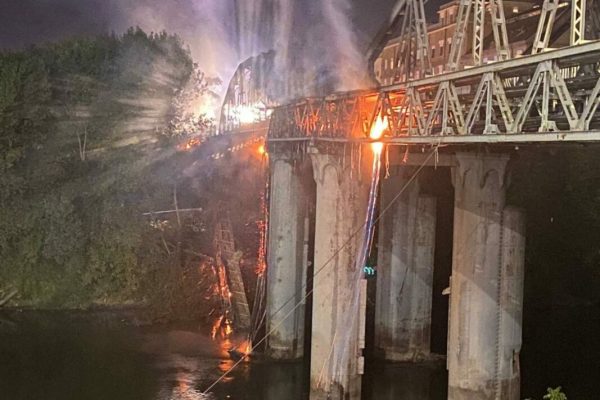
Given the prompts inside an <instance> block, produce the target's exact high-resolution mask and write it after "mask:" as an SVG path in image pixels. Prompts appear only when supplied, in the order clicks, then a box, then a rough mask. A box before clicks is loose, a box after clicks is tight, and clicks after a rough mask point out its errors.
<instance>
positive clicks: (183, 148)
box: [177, 137, 202, 151]
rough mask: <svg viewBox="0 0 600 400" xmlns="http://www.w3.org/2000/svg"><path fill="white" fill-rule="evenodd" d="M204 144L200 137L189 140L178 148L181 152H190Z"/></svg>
mask: <svg viewBox="0 0 600 400" xmlns="http://www.w3.org/2000/svg"><path fill="white" fill-rule="evenodd" d="M201 144H202V139H201V138H199V137H194V138H191V139H189V140H188V141H186V142H184V143H182V144H180V145H179V146H178V147H177V148H178V149H179V150H180V151H190V150H192V149H193V148H195V147H198V146H200V145H201Z"/></svg>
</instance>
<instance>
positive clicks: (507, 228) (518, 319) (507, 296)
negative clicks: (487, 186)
mask: <svg viewBox="0 0 600 400" xmlns="http://www.w3.org/2000/svg"><path fill="white" fill-rule="evenodd" d="M524 277H525V217H524V214H523V212H522V211H521V210H519V209H516V208H513V207H506V208H505V209H504V214H503V218H502V271H501V276H500V278H501V280H500V304H499V310H500V314H499V317H500V332H501V337H500V346H499V349H498V362H499V364H498V368H499V370H498V377H499V384H500V387H499V388H498V389H499V397H498V398H499V399H511V400H512V399H520V398H521V397H520V388H521V368H520V364H519V355H520V352H521V345H522V343H523V342H522V339H523V283H524Z"/></svg>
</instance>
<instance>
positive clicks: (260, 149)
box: [258, 144, 267, 156]
mask: <svg viewBox="0 0 600 400" xmlns="http://www.w3.org/2000/svg"><path fill="white" fill-rule="evenodd" d="M266 152H267V149H265V145H264V144H261V145H260V146H258V154H260V155H261V156H262V155H264V154H265V153H266Z"/></svg>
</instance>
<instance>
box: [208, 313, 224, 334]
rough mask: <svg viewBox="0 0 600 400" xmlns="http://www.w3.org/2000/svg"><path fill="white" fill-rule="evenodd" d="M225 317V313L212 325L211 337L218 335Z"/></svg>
mask: <svg viewBox="0 0 600 400" xmlns="http://www.w3.org/2000/svg"><path fill="white" fill-rule="evenodd" d="M223 318H225V316H224V315H221V316H220V317H219V318H217V319H216V320H215V322H214V324H213V326H212V329H211V332H210V337H211V338H212V339H214V338H216V337H217V332H219V329H220V328H221V323H222V322H223Z"/></svg>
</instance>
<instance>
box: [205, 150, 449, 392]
mask: <svg viewBox="0 0 600 400" xmlns="http://www.w3.org/2000/svg"><path fill="white" fill-rule="evenodd" d="M439 145H440V144H439V143H438V144H437V145H436V146H435V147H434V148H433V149H432V151H431V152H430V153H429V154H428V155H427V157H426V158H425V160H423V162H422V163H421V165H420V166H419V168H417V170H416V171H415V172H414V173H413V174H412V175H411V177H410V178H409V179H408V180H407V181H406V183H405V184H404V185H403V186H402V188H401V189H400V191H399V192H398V194H397V195H396V196H395V197H394V198H393V199H392V200H391V201H390V203H389V204H388V205H387V206H386V207H385V208H384V209H382V210H381V211H380V212H379V215H378V216H377V217H376V218H375V219H374V221H373V224H376V223H377V222H379V220H380V219H381V218H382V217H383V216H384V215H385V214H386V213H387V212H388V211H389V210H390V209H391V208H392V205H394V203H395V202H396V201H398V199H399V198H400V196H402V194H403V193H404V191H405V190H406V189H407V188H408V187H409V186H410V185H411V184H412V182H413V181H414V180H415V179H416V178H417V176H418V175H419V174H420V173H421V171H422V170H423V168H425V166H426V165H427V163H428V162H429V160H431V158H432V157H433V156H434V154H435V153H436V152H437V149H438V147H439ZM365 225H366V222H365V223H363V224H362V225H361V226H360V227H359V228H358V229H356V230H355V231H354V232H353V233H352V234H351V235H350V236H349V237H348V239H347V240H346V241H345V242H344V243H342V245H341V246H340V247H339V248H338V249H337V250H336V251H335V252H334V253H333V255H332V256H331V257H329V259H327V261H325V263H323V265H322V266H321V267H319V268H318V269H317V270H315V272H314V274H313V289H311V290H309V291H308V292H307V293H306V295H304V296H303V297H302V299H301V300H300V301H299V302H298V303H296V305H295V306H294V307H293V308H292V309H291V310H289V311H288V312H287V314H285V315H284V316H283V318H282V319H281V321H279V322H278V323H277V324H276V325H275V327H273V328H271V330H269V331H268V332H267V333H266V334H265V335H264V336H263V337H262V338H261V339H260V340H259V341H258V342H257V343H256V344H255V345H254V344H253V345H252V347H251V348H250V351H249V353H252V351H254V349H256V348H257V347H258V346H260V345H261V344H262V343H264V341H265V340H267V338H268V337H269V336H270V335H271V334H272V333H273V332H275V331H276V330H277V329H278V328H279V327H280V326H281V325H282V324H283V323H284V322H285V320H286V319H287V318H288V317H289V316H290V315H292V313H293V312H294V311H296V310H297V309H298V307H300V306H301V305H302V304H303V303H304V301H305V300H306V299H307V298H308V297H310V296H311V295H312V293H313V291H314V281H315V278H316V277H317V275H319V274H320V273H321V272H322V271H323V270H324V269H325V268H326V267H327V266H328V265H329V264H330V263H331V262H332V261H333V260H334V259H335V258H336V257H337V256H338V254H340V253H341V252H342V250H344V249H345V248H346V247H347V246H348V244H350V242H351V241H352V240H353V239H354V238H355V237H356V235H358V234H359V233H360V232H361V231H362V229H363V228H364V227H365ZM304 289H306V284H304V285H303V286H302V287H301V288H300V289H299V291H301V290H304ZM297 294H298V291H296V292H295V293H294V294H293V295H292V297H290V298H288V300H287V301H286V302H285V303H284V304H283V305H282V306H281V307H279V308H278V309H277V310H276V311H275V312H274V313H273V316H274V315H277V314H278V313H279V312H280V311H281V310H282V309H283V308H284V307H285V306H287V304H288V303H289V302H290V301H292V300H294V299H295V298H296V295H297ZM244 358H245V357H242V358H241V359H239V360H238V361H237V362H235V363H234V364H233V365H232V366H231V367H230V368H229V369H228V370H227V371H225V372H223V374H221V376H220V377H219V378H217V379H216V380H215V381H214V382H213V383H212V384H211V385H210V386H209V387H208V388H207V389H206V390H205V391H203V392H202V394H203V395H206V394H208V392H209V391H210V390H211V389H212V388H214V387H215V386H216V385H217V384H219V383H220V382H221V381H222V380H223V379H225V378H226V377H227V376H228V375H229V374H230V373H231V372H232V371H233V370H234V369H235V368H237V366H238V365H240V364H241V363H242V362H243V361H244Z"/></svg>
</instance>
